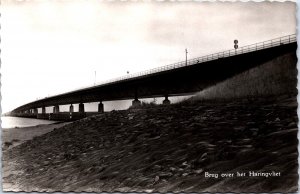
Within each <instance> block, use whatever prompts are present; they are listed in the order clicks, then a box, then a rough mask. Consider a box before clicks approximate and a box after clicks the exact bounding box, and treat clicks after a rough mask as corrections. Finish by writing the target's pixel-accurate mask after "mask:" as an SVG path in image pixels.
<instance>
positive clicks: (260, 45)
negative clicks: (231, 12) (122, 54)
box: [72, 34, 297, 92]
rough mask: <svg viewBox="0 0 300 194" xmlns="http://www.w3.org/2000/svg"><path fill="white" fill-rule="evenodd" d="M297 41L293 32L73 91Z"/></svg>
mask: <svg viewBox="0 0 300 194" xmlns="http://www.w3.org/2000/svg"><path fill="white" fill-rule="evenodd" d="M296 41H297V36H296V34H291V35H287V36H283V37H279V38H275V39H271V40H267V41H264V42H259V43H255V44H251V45H247V46H243V47H240V48H238V49H231V50H226V51H223V52H218V53H214V54H209V55H205V56H202V57H198V58H193V59H189V60H187V61H180V62H178V63H173V64H170V65H166V66H162V67H157V68H153V69H149V70H146V71H142V72H138V73H133V74H129V75H126V76H122V77H118V78H114V79H110V80H107V81H104V82H100V83H97V85H95V86H86V87H80V88H77V89H75V90H73V91H76V90H80V89H84V88H93V87H97V86H101V85H107V84H112V83H117V82H121V81H124V80H129V79H133V78H139V77H143V76H147V75H150V74H154V73H160V72H164V71H169V70H172V69H177V68H181V67H185V66H191V65H196V64H199V63H203V62H207V61H212V60H217V59H220V58H226V57H231V56H235V55H240V54H244V53H249V52H253V51H258V50H262V49H266V48H271V47H275V46H279V45H284V44H289V43H292V42H296ZM73 91H72V92H73Z"/></svg>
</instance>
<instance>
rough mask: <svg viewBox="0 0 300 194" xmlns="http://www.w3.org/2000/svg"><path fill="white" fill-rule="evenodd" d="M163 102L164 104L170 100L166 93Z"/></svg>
mask: <svg viewBox="0 0 300 194" xmlns="http://www.w3.org/2000/svg"><path fill="white" fill-rule="evenodd" d="M163 104H165V105H168V104H171V102H170V100H169V99H168V95H165V99H164V101H163Z"/></svg>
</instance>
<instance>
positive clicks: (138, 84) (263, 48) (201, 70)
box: [10, 35, 297, 120]
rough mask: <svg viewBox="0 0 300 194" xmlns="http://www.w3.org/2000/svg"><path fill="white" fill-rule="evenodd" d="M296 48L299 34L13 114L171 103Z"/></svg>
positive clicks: (60, 116) (57, 116)
mask: <svg viewBox="0 0 300 194" xmlns="http://www.w3.org/2000/svg"><path fill="white" fill-rule="evenodd" d="M296 49H297V43H296V35H289V36H284V37H280V38H277V39H272V40H268V41H265V42H260V43H256V44H252V45H247V46H244V47H241V48H238V49H233V50H227V51H223V52H219V53H215V54H211V55H206V56H203V57H199V58H194V59H190V60H187V61H182V62H179V63H175V64H171V65H167V66H163V67H160V68H155V69H151V70H148V71H144V72H140V73H137V74H133V75H128V76H124V77H121V78H117V79H115V80H109V81H108V82H106V83H102V84H99V85H97V86H93V87H87V88H83V89H79V90H75V91H71V92H67V93H63V94H60V95H55V96H52V97H48V98H44V99H40V100H37V101H34V102H30V103H28V104H25V105H23V106H20V107H18V108H16V109H14V110H13V111H11V113H10V115H11V116H20V117H32V118H41V119H51V120H76V119H79V118H82V117H85V116H87V115H91V114H96V113H86V112H85V108H84V104H83V103H88V102H99V104H98V113H102V112H103V110H104V105H103V103H102V102H104V101H113V100H125V99H132V100H133V101H132V105H133V106H138V105H139V104H140V103H141V102H140V100H139V99H141V98H150V97H164V98H165V100H164V101H163V104H169V103H170V101H169V99H168V97H170V96H184V95H190V94H193V93H195V92H199V91H201V90H203V89H205V88H207V87H210V86H212V85H215V84H216V83H219V82H222V81H224V80H226V79H228V78H230V77H232V76H235V75H237V74H240V73H242V72H244V71H247V70H249V69H251V68H253V67H256V66H259V65H262V64H264V63H266V62H268V61H271V60H274V59H275V58H277V57H280V56H282V55H285V54H287V53H293V56H294V57H295V59H297V57H296ZM294 61H296V60H294ZM295 67H296V64H295ZM73 104H79V111H78V112H74V106H73ZM60 105H70V108H69V113H61V112H60V108H59V106H60ZM46 107H53V113H50V114H49V113H48V114H46ZM38 108H41V110H42V111H41V113H38Z"/></svg>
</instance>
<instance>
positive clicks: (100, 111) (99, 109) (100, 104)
mask: <svg viewBox="0 0 300 194" xmlns="http://www.w3.org/2000/svg"><path fill="white" fill-rule="evenodd" d="M98 112H99V113H103V112H104V105H103V103H102V101H100V103H99V104H98Z"/></svg>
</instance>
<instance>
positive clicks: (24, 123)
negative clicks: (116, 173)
mask: <svg viewBox="0 0 300 194" xmlns="http://www.w3.org/2000/svg"><path fill="white" fill-rule="evenodd" d="M55 122H57V121H48V120H41V119H31V118H21V117H1V127H2V128H15V127H30V126H36V125H43V124H51V123H55Z"/></svg>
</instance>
